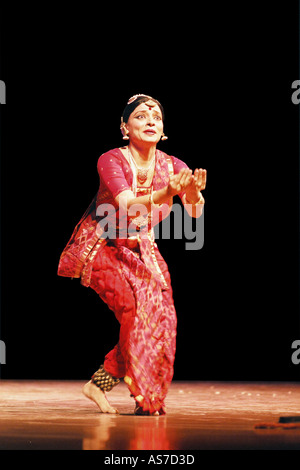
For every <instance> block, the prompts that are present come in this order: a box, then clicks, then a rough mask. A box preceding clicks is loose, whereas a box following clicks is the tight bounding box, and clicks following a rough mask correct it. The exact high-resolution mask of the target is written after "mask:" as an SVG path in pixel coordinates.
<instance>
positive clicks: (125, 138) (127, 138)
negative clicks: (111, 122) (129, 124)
mask: <svg viewBox="0 0 300 470" xmlns="http://www.w3.org/2000/svg"><path fill="white" fill-rule="evenodd" d="M120 129H121V132H122V136H123V140H129V137H128V134H129V132H128V130H127V129H126V127H125V122H123V119H122V120H121V126H120Z"/></svg>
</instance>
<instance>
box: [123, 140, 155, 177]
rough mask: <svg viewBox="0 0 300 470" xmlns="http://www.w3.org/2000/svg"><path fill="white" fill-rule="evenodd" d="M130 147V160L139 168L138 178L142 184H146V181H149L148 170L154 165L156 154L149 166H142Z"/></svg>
mask: <svg viewBox="0 0 300 470" xmlns="http://www.w3.org/2000/svg"><path fill="white" fill-rule="evenodd" d="M127 148H128V157H129V160H130V161H131V162H132V163H133V164H134V165H135V167H136V169H137V180H138V182H139V183H140V184H144V183H145V182H146V181H147V178H148V171H149V170H150V168H151V166H152V165H153V163H154V161H155V154H154V156H153V158H152V159H151V162H150V165H149V166H148V168H140V167H139V166H138V165H137V163H136V161H135V159H134V158H133V156H132V154H131V152H130V150H129V147H127Z"/></svg>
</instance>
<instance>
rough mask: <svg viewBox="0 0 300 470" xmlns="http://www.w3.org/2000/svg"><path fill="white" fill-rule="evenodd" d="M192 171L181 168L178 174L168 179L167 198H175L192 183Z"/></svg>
mask: <svg viewBox="0 0 300 470" xmlns="http://www.w3.org/2000/svg"><path fill="white" fill-rule="evenodd" d="M192 173H193V172H192V170H189V169H188V168H182V169H181V170H180V172H179V173H177V174H176V175H172V176H171V177H170V181H169V185H168V194H169V196H176V194H179V193H180V192H181V191H184V190H185V188H187V187H188V186H189V185H190V184H191V183H192V181H193V174H192Z"/></svg>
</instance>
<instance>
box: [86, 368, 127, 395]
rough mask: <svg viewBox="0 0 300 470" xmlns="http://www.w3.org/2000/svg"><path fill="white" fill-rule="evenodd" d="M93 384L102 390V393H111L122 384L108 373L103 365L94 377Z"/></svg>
mask: <svg viewBox="0 0 300 470" xmlns="http://www.w3.org/2000/svg"><path fill="white" fill-rule="evenodd" d="M92 382H93V383H94V384H95V385H96V386H97V387H99V388H100V390H102V392H110V390H111V389H112V388H113V387H115V386H116V385H118V384H119V383H120V380H119V379H117V378H116V377H113V376H112V375H111V374H110V373H109V372H106V370H105V369H104V367H103V365H102V366H100V368H99V369H98V370H97V372H95V373H94V374H93V376H92Z"/></svg>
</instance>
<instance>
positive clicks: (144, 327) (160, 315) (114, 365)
mask: <svg viewBox="0 0 300 470" xmlns="http://www.w3.org/2000/svg"><path fill="white" fill-rule="evenodd" d="M182 167H186V165H185V164H184V163H183V162H182V161H180V160H178V159H175V157H169V156H167V155H166V154H164V153H163V152H160V151H157V153H156V163H155V173H154V177H153V182H152V185H153V190H157V189H160V188H162V187H165V186H166V185H167V184H168V182H169V178H170V171H175V172H179V171H180V169H181V168H182ZM98 172H99V176H100V189H99V192H98V194H97V197H96V198H95V200H96V204H95V202H93V203H92V204H91V206H90V210H88V211H87V212H86V214H85V215H84V216H83V218H82V219H81V221H80V224H78V225H77V226H76V228H75V231H74V233H73V235H72V237H71V239H70V241H69V242H68V244H67V247H66V248H65V250H64V252H63V253H62V256H61V259H60V263H59V269H58V274H59V275H63V276H69V277H81V282H82V284H83V285H86V286H90V287H91V288H92V289H94V290H95V291H96V292H97V294H98V295H99V296H100V297H101V299H102V300H103V301H104V302H105V303H106V304H107V305H108V307H109V308H110V309H111V310H112V311H113V312H114V314H115V316H116V318H117V320H118V321H119V323H120V334H119V342H118V344H117V345H116V346H115V348H114V349H113V350H112V351H110V352H109V353H108V354H107V355H106V356H105V361H104V368H105V370H106V371H107V372H109V373H110V374H111V375H113V376H114V377H117V378H122V377H123V378H124V381H125V383H126V384H127V386H128V388H129V390H130V392H131V394H132V395H133V397H134V398H135V400H136V402H137V403H138V405H139V406H140V407H141V409H142V410H143V411H144V412H149V413H150V414H152V413H154V412H156V411H158V412H159V413H160V414H164V413H165V398H166V395H167V392H168V388H169V386H170V383H171V381H172V378H173V372H174V369H173V368H174V360H175V350H176V328H177V318H176V311H175V307H174V301H173V293H172V287H171V280H170V274H169V271H168V267H167V265H166V263H165V261H164V259H163V258H162V256H161V254H160V253H159V250H158V247H157V244H156V243H155V241H154V237H153V227H152V228H151V229H149V226H148V225H147V224H146V225H145V226H144V227H143V228H142V229H141V232H140V234H138V236H137V237H136V239H135V240H131V239H129V238H125V239H124V238H123V239H122V238H115V239H105V238H101V237H99V233H98V237H97V235H96V234H95V224H96V221H97V217H96V215H95V214H96V211H95V207H97V205H99V204H103V203H107V202H109V203H111V204H115V202H114V198H115V197H116V195H117V194H119V193H120V192H121V191H122V190H124V189H128V188H131V187H132V171H131V169H130V165H129V163H128V162H127V160H126V159H125V157H124V156H123V154H122V152H121V151H120V150H119V149H114V150H112V151H110V152H107V153H106V154H103V155H102V156H101V157H100V158H99V161H98ZM148 189H149V188H148ZM140 191H142V192H143V193H145V191H147V189H145V188H140ZM149 191H150V189H149ZM138 195H139V194H137V196H138ZM171 203H172V201H170V205H169V210H170V208H171ZM116 209H117V208H116ZM168 213H169V211H167V212H166V213H165V214H164V215H163V217H166V216H167V215H168ZM128 222H129V220H128ZM78 240H79V242H78ZM74 260H75V261H74ZM76 260H77V261H78V263H77V264H76Z"/></svg>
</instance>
